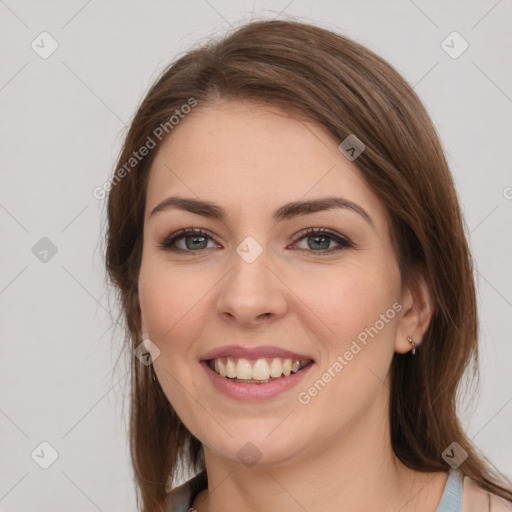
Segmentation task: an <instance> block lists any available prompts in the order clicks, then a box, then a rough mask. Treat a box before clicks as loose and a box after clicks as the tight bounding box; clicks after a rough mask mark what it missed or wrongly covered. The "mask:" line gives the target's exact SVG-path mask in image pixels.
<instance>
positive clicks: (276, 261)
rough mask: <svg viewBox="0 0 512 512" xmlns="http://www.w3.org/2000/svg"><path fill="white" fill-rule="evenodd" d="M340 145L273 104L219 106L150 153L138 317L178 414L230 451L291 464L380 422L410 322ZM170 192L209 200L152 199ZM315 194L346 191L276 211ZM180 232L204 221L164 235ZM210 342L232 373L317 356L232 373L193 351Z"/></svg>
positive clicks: (383, 231) (217, 449)
mask: <svg viewBox="0 0 512 512" xmlns="http://www.w3.org/2000/svg"><path fill="white" fill-rule="evenodd" d="M339 142H341V141H336V140H335V139H334V138H332V137H331V136H330V135H329V134H328V132H327V131H326V130H325V129H323V128H322V127H319V126H318V125H316V124H313V123H308V122H304V121H299V120H297V119H294V118H292V117H290V116H288V115H286V114H285V113H283V112H282V111H279V110H275V109H272V108H270V107H262V106H258V105H255V104H253V103H250V102H239V101H237V102H225V103H222V104H218V105H211V106H207V107H204V108H202V109H199V108H197V109H195V110H194V112H193V113H192V114H190V115H189V116H188V117H187V118H185V119H183V120H182V121H181V122H180V125H178V126H177V127H175V128H174V130H173V132H172V133H171V135H170V136H169V137H168V138H167V139H166V140H165V142H164V144H163V145H162V147H161V148H160V149H159V152H158V154H157V156H156V159H155V161H154V163H153V165H152V169H151V173H150V177H149V182H148V189H147V198H146V199H147V201H146V213H145V220H144V248H143V257H142V264H141V269H140V278H139V300H140V306H141V312H142V322H143V329H144V332H145V333H146V332H147V333H149V335H150V338H151V340H152V342H153V343H154V344H155V345H156V346H157V347H158V349H159V350H160V354H159V356H158V357H156V358H155V361H154V367H155V371H156V373H157V376H158V379H159V382H160V384H161V386H162V389H163V390H164V392H165V394H166V396H167V397H168V399H169V401H170V403H171V404H172V406H173V407H174V409H175V410H176V412H177V414H178V415H179V417H180V418H181V420H182V421H183V423H184V424H185V425H186V426H187V428H188V429H189V430H190V431H191V432H192V434H194V436H196V437H197V438H198V439H199V440H200V441H201V442H202V443H203V444H204V446H205V450H209V451H210V453H215V454H216V455H217V456H219V457H223V458H225V459H227V460H231V461H233V462H238V463H240V462H243V463H246V464H252V463H254V462H256V461H257V459H259V463H260V464H263V465H264V464H279V463H284V462H289V461H294V460H295V461H296V460H300V459H301V458H306V457H308V456H311V455H313V454H315V453H318V451H319V450H328V449H329V447H332V445H333V443H335V442H337V440H341V439H344V438H345V439H346V438H349V437H351V438H352V439H353V436H354V435H357V432H358V431H360V429H366V430H365V431H366V432H367V433H368V429H374V430H375V432H376V433H377V435H382V429H383V427H384V426H385V424H386V422H387V400H388V396H389V388H388V386H389V379H388V369H389V366H390V362H391V360H392V357H393V353H394V352H395V351H397V352H406V351H407V350H409V349H410V346H409V345H408V343H407V341H406V338H407V335H408V334H414V333H410V332H409V331H408V330H407V329H408V326H407V325H405V322H406V320H404V318H407V315H404V313H405V311H406V304H404V303H403V302H404V300H406V297H405V296H402V294H401V286H400V284H401V283H400V275H399V268H398V263H397V259H396V256H395V253H394V251H393V248H392V244H391V238H390V227H389V224H388V221H387V218H386V214H385V210H384V207H383V205H382V204H381V202H380V201H379V200H378V199H377V197H376V196H375V195H374V194H373V193H372V191H371V190H370V189H369V188H368V186H367V185H366V184H365V183H364V181H363V179H362V178H361V174H360V172H359V171H358V169H357V168H356V166H355V162H352V161H349V160H348V159H347V158H346V157H345V156H344V155H343V154H342V153H341V152H340V150H339V149H338V144H339ZM176 197H180V198H186V199H189V200H190V201H191V202H192V201H194V202H196V201H205V202H208V203H209V204H210V205H215V208H214V209H213V211H210V210H211V209H210V208H205V207H199V208H195V207H194V208H195V210H196V211H195V212H192V211H188V209H187V208H185V207H184V205H185V203H184V202H182V203H181V207H180V205H179V204H178V205H176V204H175V205H174V206H173V205H169V204H168V205H167V206H165V205H163V203H162V202H165V201H166V200H167V199H168V198H176ZM327 197H330V198H341V199H342V201H341V200H340V202H339V203H338V205H337V206H333V207H331V208H325V206H324V208H323V209H322V208H320V209H317V208H315V207H310V208H309V209H308V208H300V207H298V206H291V207H287V208H286V209H285V210H284V211H283V207H284V205H288V204H291V203H294V204H295V203H298V204H300V203H303V202H309V201H318V200H322V199H324V198H327ZM158 205H160V208H159V209H158V211H154V209H155V208H156V207H157V206H158ZM189 205H191V203H189ZM343 205H344V206H343ZM221 210H222V213H223V215H222V216H220V212H221ZM278 213H280V215H277V214H278ZM182 228H194V229H197V230H203V232H202V233H199V234H195V235H194V234H188V236H187V235H185V236H180V237H179V238H177V239H175V240H174V241H172V240H169V237H170V235H172V234H173V233H176V232H178V231H179V230H181V229H182ZM308 229H309V231H310V233H307V230H308ZM317 230H328V232H323V233H322V232H320V233H317V232H316V231H317ZM166 240H167V242H166ZM261 347H266V351H265V350H264V349H263V348H261ZM269 347H270V349H269ZM217 349H219V350H220V352H217V355H221V356H222V357H221V362H222V363H223V364H224V365H226V366H228V365H229V368H230V371H238V372H239V373H238V374H237V375H238V376H239V377H241V378H243V379H247V378H248V376H249V375H250V376H252V377H253V378H254V377H256V378H259V379H262V378H265V375H267V376H268V371H270V370H271V371H273V372H274V373H279V374H280V375H282V373H281V370H282V372H284V373H286V367H287V365H289V363H287V362H286V359H288V358H290V359H291V360H292V363H293V361H294V359H295V358H297V359H302V358H304V359H308V360H312V361H313V362H312V363H311V364H309V365H308V366H306V367H305V368H304V369H301V370H300V371H298V372H297V373H294V372H293V371H292V373H291V374H290V375H289V376H281V377H279V378H276V379H275V380H273V381H272V382H270V383H262V384H260V383H244V382H239V383H235V382H233V380H232V379H229V378H228V377H223V376H221V375H217V374H216V373H215V371H214V370H212V369H211V368H210V367H209V366H208V364H207V363H206V362H205V359H208V360H209V359H211V357H212V356H215V355H216V354H215V351H217ZM244 350H247V352H244ZM272 350H273V351H274V352H272ZM287 352H288V353H287ZM290 353H292V354H290ZM230 354H231V360H232V363H228V359H227V358H228V357H229V356H230ZM279 356H281V357H279ZM288 356H291V357H288ZM240 359H246V360H247V361H243V360H242V361H240ZM275 359H277V361H276V360H275ZM256 360H260V361H258V362H257V363H256V364H255V365H251V364H250V363H251V362H256ZM261 360H266V363H265V362H264V361H261ZM280 365H281V366H280ZM233 368H235V370H233ZM225 369H226V371H228V370H227V368H225ZM295 369H296V368H295ZM218 370H219V371H221V368H220V369H218ZM288 371H289V370H288ZM251 372H252V373H251ZM231 375H233V374H231ZM248 443H252V445H254V446H251V445H249V444H248ZM251 457H252V458H251ZM251 460H252V461H253V462H248V461H251Z"/></svg>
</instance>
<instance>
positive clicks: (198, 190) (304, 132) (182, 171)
mask: <svg viewBox="0 0 512 512" xmlns="http://www.w3.org/2000/svg"><path fill="white" fill-rule="evenodd" d="M338 144H339V141H336V139H335V138H334V137H333V136H332V135H331V134H330V133H329V132H328V131H327V130H326V129H325V128H324V127H323V126H321V125H319V124H317V123H313V122H311V121H306V120H301V119H298V118H297V117H293V116H291V115H289V114H287V113H286V112H284V111H282V110H279V109H277V108H275V107H271V106H267V105H260V104H255V103H252V102H247V101H243V102H240V101H236V102H233V101H229V102H223V103H220V104H215V105H208V106H206V107H201V106H198V107H196V109H194V111H193V113H192V114H190V115H188V116H187V117H186V118H185V119H183V120H181V121H180V124H179V125H178V126H176V127H175V128H174V130H173V131H172V132H171V134H170V135H169V136H168V137H167V138H166V139H165V140H164V142H163V143H162V145H161V147H160V148H159V150H158V153H157V155H156V158H155V160H154V162H153V165H152V168H151V172H150V178H149V183H148V191H147V205H148V209H147V210H148V211H150V209H151V208H152V207H153V206H155V205H156V204H157V203H158V202H160V201H161V200H162V199H164V198H166V197H167V196H169V195H180V196H183V195H185V196H188V197H200V198H201V199H207V200H211V201H213V202H216V203H222V204H223V205H225V207H226V209H227V210H229V211H231V212H232V213H233V214H234V215H235V214H236V215H243V214H244V212H246V211H247V209H248V208H249V205H251V208H254V209H255V211H260V212H261V214H262V215H263V213H265V211H267V212H268V211H269V209H272V210H274V209H275V207H278V206H279V205H280V204H281V203H284V202H288V201H297V200H299V199H304V198H312V197H323V196H327V195H330V196H333V195H341V196H343V197H346V198H347V199H349V200H351V201H354V202H356V203H358V204H361V206H363V207H364V208H365V209H368V210H373V211H374V212H375V214H376V215H381V214H382V215H383V214H384V210H383V206H382V205H381V203H380V201H379V200H378V198H377V197H376V196H375V195H374V194H373V193H372V191H371V190H370V189H369V187H368V186H367V185H366V183H365V182H364V180H363V178H362V175H361V172H360V171H359V169H358V168H357V166H356V165H355V164H354V163H353V162H350V161H349V160H348V159H346V158H345V157H344V156H343V155H342V153H341V152H340V151H339V150H338Z"/></svg>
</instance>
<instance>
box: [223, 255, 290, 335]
mask: <svg viewBox="0 0 512 512" xmlns="http://www.w3.org/2000/svg"><path fill="white" fill-rule="evenodd" d="M274 267H275V265H272V262H271V261H270V258H267V257H266V254H265V251H264V252H263V253H262V254H261V255H260V256H259V257H258V258H257V259H256V260H255V261H253V262H252V263H248V262H247V261H245V260H244V259H243V258H241V257H240V256H239V255H238V254H235V256H234V264H233V267H232V269H231V271H230V272H228V274H227V275H226V277H225V278H224V279H223V280H222V284H221V287H220V289H219V296H218V299H217V313H218V314H219V316H220V317H221V318H222V320H223V321H225V322H230V323H232V324H236V326H238V327H246V328H248V327H254V326H257V325H258V324H259V323H262V322H265V323H267V322H268V321H270V320H277V319H279V318H282V317H283V316H284V315H285V313H286V310H287V307H288V300H287V295H288V292H289V290H288V288H287V287H286V284H285V283H284V281H283V280H282V278H281V279H280V278H279V274H278V272H277V271H276V269H275V268H274Z"/></svg>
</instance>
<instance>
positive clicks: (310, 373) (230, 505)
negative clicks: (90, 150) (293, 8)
mask: <svg viewBox="0 0 512 512" xmlns="http://www.w3.org/2000/svg"><path fill="white" fill-rule="evenodd" d="M116 169H117V171H116V173H115V175H114V177H113V180H112V185H111V190H110V193H109V198H108V232H107V253H106V262H107V268H108V272H109V275H110V278H111V280H112V282H113V283H114V284H115V286H116V287H117V288H118V290H119V292H120V299H121V303H122V307H123V311H124V315H125V319H126V322H127V326H128V329H129V333H130V335H129V339H128V340H127V343H128V346H129V347H131V350H133V351H134V353H135V355H136V356H137V357H134V358H133V363H132V383H133V387H132V402H131V452H132V460H133V467H134V471H135V476H136V479H137V484H138V489H139V490H140V501H139V504H141V510H144V511H148V512H153V511H155V512H156V511H157V510H168V511H185V510H196V511H198V512H203V511H206V510H208V511H209V512H215V511H220V510H223V511H226V510H238V511H240V510H253V511H260V510H308V511H312V510H322V511H330V510H333V511H334V510H336V511H339V510H347V511H355V510H376V509H377V508H378V510H381V511H387V510H389V511H391V510H393V511H396V510H400V511H402V512H408V511H412V510H422V511H431V512H434V511H437V512H448V511H450V512H451V511H460V510H464V511H468V510H475V511H476V510H478V511H483V510H493V511H498V510H503V511H504V510H512V490H511V483H510V482H508V481H506V479H505V478H504V477H503V475H501V474H500V473H499V472H498V471H497V470H494V469H491V465H490V463H489V462H488V461H487V460H486V459H485V458H484V457H483V456H482V455H480V454H479V453H478V450H477V448H476V447H475V446H474V445H473V444H472V442H471V440H470V439H469V438H468V436H467V435H466V434H465V433H464V431H463V429H462V427H461V424H460V422H459V419H458V417H457V412H456V398H455V397H456V391H457V389H458V386H459V384H460V382H461V377H462V375H463V372H464V370H465V369H466V368H467V366H468V365H470V364H473V365H476V362H477V355H478V351H477V312H476V300H475V289H474V282H473V275H472V263H471V256H470V253H469V250H468V245H467V242H466V237H465V232H464V228H463V221H462V218H461V212H460V209H459V204H458V201H457V195H456V192H455V189H454V185H453V182H452V178H451V175H450V171H449V169H448V166H447V163H446V160H445V157H444V154H443V151H442V148H441V144H440V142H439V140H438V137H437V134H436V132H435V129H434V127H433V125H432V123H431V120H430V119H429V117H428V115H427V113H426V111H425V109H424V107H423V106H422V104H421V102H420V100H419V99H418V97H417V96H416V94H415V93H414V91H413V90H412V89H411V88H410V86H408V84H407V83H406V82H405V81H404V79H403V78H402V77H401V76H400V75H399V74H398V73H397V72H396V71H395V70H394V69H393V68H392V67H391V66H390V65H389V64H388V63H386V62H385V61H384V60H383V59H381V58H380V57H378V56H377V55H375V54H374V53H372V52H371V51H369V50H368V49H366V48H364V47H363V46H361V45H359V44H357V43H355V42H353V41H351V40H349V39H347V38H345V37H342V36H340V35H337V34H334V33H332V32H329V31H326V30H323V29H321V28H318V27H314V26H311V25H307V24H302V23H298V22H290V21H288V22H285V21H261V22H254V23H250V24H248V25H246V26H244V27H242V28H240V29H238V30H236V31H235V32H234V33H233V34H231V35H229V36H227V37H225V38H224V39H223V40H220V41H218V42H212V43H210V44H209V45H206V46H204V47H201V48H198V49H195V50H193V51H191V52H189V53H187V54H186V55H184V56H183V57H181V58H180V59H179V60H178V61H177V62H176V63H174V64H172V65H171V66H170V67H169V68H168V69H167V70H165V72H164V73H163V74H162V75H161V77H160V78H159V79H158V80H157V82H156V83H155V84H154V85H153V86H152V88H151V89H150V91H149V92H148V94H147V96H146V98H145V99H144V101H143V102H142V105H141V106H140V108H139V110H138V112H137V114H136V115H135V118H134V120H133V122H132V124H131V127H130V131H129V133H128V135H127V137H126V141H125V144H124V148H123V149H122V152H121V155H120V157H119V161H118V165H117V167H116ZM148 354H149V356H148ZM151 363H152V364H151ZM183 469H189V470H191V471H192V472H194V473H197V474H196V476H195V477H194V478H192V479H190V480H188V481H187V482H186V483H185V484H182V485H180V486H177V483H178V482H179V481H180V479H181V477H182V476H183V474H182V473H181V472H180V470H183ZM462 507H463V508H462Z"/></svg>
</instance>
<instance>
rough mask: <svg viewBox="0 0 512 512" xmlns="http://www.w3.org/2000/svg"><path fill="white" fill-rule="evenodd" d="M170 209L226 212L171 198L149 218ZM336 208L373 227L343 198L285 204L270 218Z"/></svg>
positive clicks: (204, 203) (223, 215) (221, 214)
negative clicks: (362, 219)
mask: <svg viewBox="0 0 512 512" xmlns="http://www.w3.org/2000/svg"><path fill="white" fill-rule="evenodd" d="M170 208H176V209H179V210H184V211H187V212H190V213H195V214H197V215H202V216H203V217H209V218H212V219H220V220H223V219H225V218H226V217H227V214H226V210H224V208H222V207H221V206H219V205H217V204H215V203H212V202H210V201H202V200H200V199H193V198H188V197H177V196H172V197H168V198H166V199H164V200H163V201H162V202H161V203H159V204H158V205H157V206H155V207H154V208H153V210H152V211H151V213H150V218H151V217H153V216H154V215H156V214H158V213H160V212H163V211H165V210H168V209H170ZM336 208H341V209H348V210H352V211H354V212H356V213H358V214H359V215H360V216H361V217H363V218H364V219H365V220H366V221H367V222H368V223H369V224H370V225H371V226H372V227H374V223H373V221H372V218H371V217H370V216H369V215H368V213H367V212H366V211H365V210H364V209H363V208H362V207H361V206H359V205H358V204H356V203H354V202H353V201H349V200H348V199H344V198H343V197H322V198H320V199H309V200H306V201H295V202H291V203H287V204H285V205H283V206H281V207H280V208H278V209H277V210H276V211H275V212H274V214H273V216H272V218H273V219H274V221H275V222H281V221H283V220H288V219H291V218H294V217H299V216H301V215H308V214H311V213H315V212H321V211H325V210H333V209H336Z"/></svg>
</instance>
